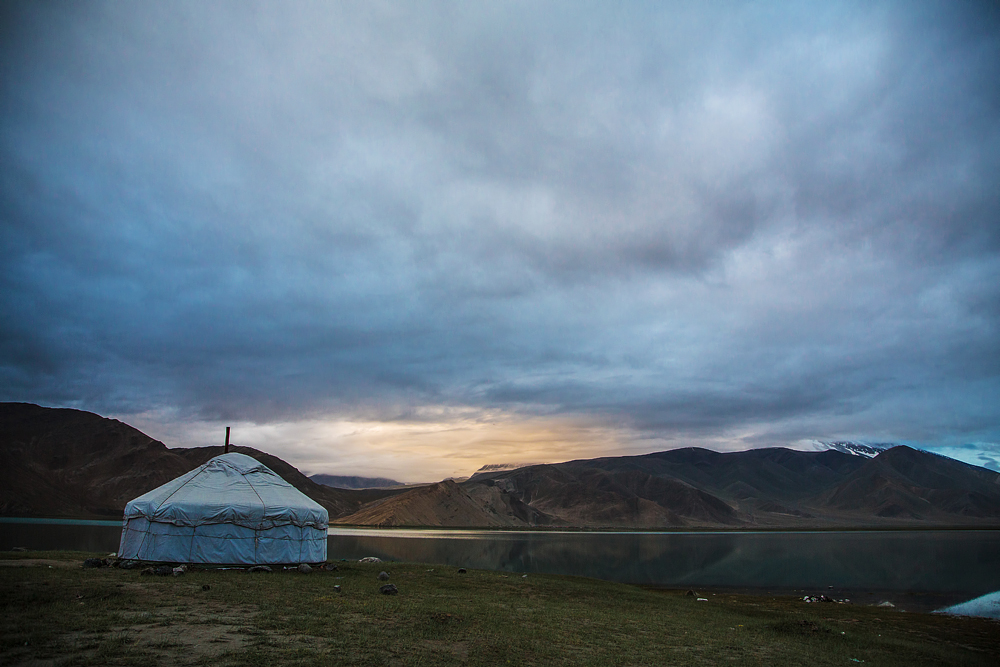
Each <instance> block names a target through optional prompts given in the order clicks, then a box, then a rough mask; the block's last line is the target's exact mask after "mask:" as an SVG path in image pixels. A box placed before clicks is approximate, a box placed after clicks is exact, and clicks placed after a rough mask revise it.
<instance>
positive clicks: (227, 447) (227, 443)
mask: <svg viewBox="0 0 1000 667" xmlns="http://www.w3.org/2000/svg"><path fill="white" fill-rule="evenodd" d="M228 453H229V427H228V426H227V427H226V454H228Z"/></svg>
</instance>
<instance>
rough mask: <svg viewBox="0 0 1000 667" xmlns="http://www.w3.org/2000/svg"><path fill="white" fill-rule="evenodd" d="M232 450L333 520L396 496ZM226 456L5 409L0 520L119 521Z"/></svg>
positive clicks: (14, 406) (76, 417)
mask: <svg viewBox="0 0 1000 667" xmlns="http://www.w3.org/2000/svg"><path fill="white" fill-rule="evenodd" d="M233 449H234V451H238V452H241V453H243V454H247V455H249V456H252V457H254V458H256V459H257V460H259V461H261V462H262V463H264V465H266V466H268V467H269V468H271V469H272V470H274V472H276V473H278V474H279V475H280V476H281V477H282V478H284V479H285V480H286V481H287V482H288V483H290V484H292V485H293V486H294V487H295V488H297V489H299V490H300V491H302V492H303V493H305V494H306V495H307V496H309V497H310V498H312V499H313V500H315V501H316V502H318V503H319V504H321V505H323V506H324V507H326V509H327V511H328V512H330V515H331V517H335V516H339V515H342V514H347V513H350V512H353V511H356V510H357V509H358V508H359V507H360V506H361V505H362V504H364V503H366V502H370V501H372V500H375V499H377V498H379V497H381V496H382V495H385V493H392V492H391V491H390V492H369V491H342V490H339V489H331V488H329V487H325V486H322V485H320V484H316V483H315V482H313V481H311V480H310V479H309V478H307V477H306V476H304V475H302V474H301V473H300V472H299V471H298V470H296V469H295V468H294V467H292V466H291V465H289V464H288V463H286V462H285V461H282V460H281V459H279V458H277V457H275V456H271V455H270V454H265V453H263V452H259V451H257V450H255V449H251V448H248V447H236V448H233ZM222 451H223V448H222V447H199V448H194V449H168V448H167V447H166V446H165V445H164V444H163V443H162V442H159V441H158V440H154V439H152V438H150V437H149V436H148V435H146V434H144V433H142V432H141V431H139V430H137V429H135V428H132V427H131V426H129V425H128V424H123V423H122V422H120V421H117V420H115V419H107V418H105V417H101V416H99V415H96V414H93V413H91V412H83V411H81V410H70V409H58V408H43V407H40V406H37V405H32V404H29V403H0V515H2V516H51V517H56V516H65V517H105V518H109V517H120V516H121V515H122V511H123V510H124V508H125V504H126V503H127V502H128V501H129V500H131V499H132V498H135V497H137V496H140V495H142V494H143V493H145V492H147V491H150V490H152V489H155V488H156V487H158V486H160V485H161V484H164V483H166V482H168V481H170V480H172V479H174V478H175V477H178V476H179V475H183V474H184V473H186V472H188V471H189V470H192V469H194V468H196V467H198V466H199V465H201V464H202V463H205V462H206V461H208V460H209V459H210V458H212V457H213V456H217V455H219V454H221V453H222Z"/></svg>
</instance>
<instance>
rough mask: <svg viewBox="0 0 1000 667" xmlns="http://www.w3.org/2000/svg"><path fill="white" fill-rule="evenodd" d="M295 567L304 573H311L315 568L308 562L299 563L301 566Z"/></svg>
mask: <svg viewBox="0 0 1000 667" xmlns="http://www.w3.org/2000/svg"><path fill="white" fill-rule="evenodd" d="M295 569H296V570H298V571H299V572H301V573H302V574H309V573H310V572H312V571H313V569H312V568H311V567H309V565H308V564H307V563H299V566H298V567H297V568H295Z"/></svg>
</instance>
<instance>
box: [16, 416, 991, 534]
mask: <svg viewBox="0 0 1000 667" xmlns="http://www.w3.org/2000/svg"><path fill="white" fill-rule="evenodd" d="M233 449H234V451H239V452H242V453H245V454H248V455H250V456H253V457H254V458H257V459H258V460H260V461H261V462H263V463H264V464H265V465H267V466H268V467H270V468H271V469H272V470H274V471H275V472H276V473H278V474H279V475H281V476H282V477H283V478H284V479H285V480H287V481H288V482H289V483H291V484H292V485H294V486H295V487H296V488H298V489H299V490H300V491H302V492H303V493H305V494H306V495H308V496H309V497H311V498H313V499H314V500H316V501H317V502H319V503H320V504H321V505H323V506H324V507H326V508H327V510H328V511H329V513H330V518H331V523H339V524H348V525H376V526H456V527H457V526H466V527H473V526H481V527H531V526H553V527H555V526H566V527H595V528H597V527H600V528H664V527H692V528H755V527H757V528H761V527H775V528H778V527H786V528H806V527H810V528H817V527H819V528H821V527H852V526H853V527H895V526H898V527H919V526H961V525H964V526H990V527H996V526H1000V474H997V473H995V472H992V471H990V470H987V469H985V468H980V467H977V466H972V465H968V464H965V463H961V462H959V461H955V460H952V459H949V458H946V457H943V456H939V455H936V454H931V453H928V452H923V451H919V450H915V449H912V448H910V447H906V446H895V447H891V448H887V449H884V450H881V451H878V452H877V453H875V452H856V451H852V452H851V453H846V452H844V451H838V450H837V449H836V448H834V449H829V450H826V451H818V452H816V451H812V452H803V451H796V450H791V449H784V448H767V449H753V450H748V451H744V452H732V453H719V452H713V451H710V450H707V449H699V448H684V449H674V450H670V451H665V452H657V453H653V454H646V455H643V456H623V457H606V458H598V459H588V460H579V461H568V462H566V463H557V464H542V465H529V466H525V467H520V468H514V469H509V467H508V466H488V467H484V468H485V469H484V470H481V471H480V472H477V473H476V474H475V475H473V476H472V477H471V478H469V479H467V480H464V481H460V482H459V481H455V480H445V481H442V482H439V483H437V484H428V485H422V486H410V487H402V486H396V487H392V488H367V489H361V490H358V489H343V488H332V487H331V486H326V485H323V484H318V483H317V482H316V481H315V480H314V479H309V478H308V477H306V476H304V475H302V474H301V473H300V472H299V471H298V470H296V469H295V468H294V467H292V466H291V465H289V464H288V463H286V462H284V461H282V460H281V459H279V458H277V457H274V456H271V455H269V454H266V453H263V452H259V451H257V450H254V449H251V448H246V447H236V448H233ZM222 450H223V448H222V447H198V448H175V449H168V448H167V447H166V446H165V445H163V443H161V442H158V441H156V440H153V439H152V438H150V437H149V436H147V435H145V434H143V433H141V432H140V431H138V430H136V429H134V428H132V427H131V426H129V425H127V424H124V423H122V422H119V421H117V420H113V419H106V418H104V417H100V416H99V415H96V414H93V413H88V412H82V411H79V410H69V409H53V408H42V407H39V406H37V405H31V404H24V403H0V515H3V516H67V517H69V516H72V517H111V516H121V512H122V510H123V508H124V506H125V503H126V502H128V501H129V500H130V499H132V498H134V497H136V496H139V495H141V494H142V493H145V492H146V491H149V490H150V489H153V488H155V487H157V486H159V485H160V484H163V483H165V482H167V481H169V480H171V479H173V478H174V477H177V476H179V475H181V474H183V473H185V472H187V471H188V470H191V469H193V468H195V467H197V466H198V465H201V464H202V463H204V462H206V461H208V460H209V459H210V458H212V457H213V456H216V455H218V454H220V453H222ZM388 481H391V480H388Z"/></svg>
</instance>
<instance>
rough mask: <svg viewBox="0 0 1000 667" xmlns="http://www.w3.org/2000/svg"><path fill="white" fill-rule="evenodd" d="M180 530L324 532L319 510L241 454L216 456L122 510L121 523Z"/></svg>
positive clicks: (324, 521)
mask: <svg viewBox="0 0 1000 667" xmlns="http://www.w3.org/2000/svg"><path fill="white" fill-rule="evenodd" d="M139 517H144V518H146V519H148V520H149V521H157V522H162V523H173V524H176V525H180V526H199V525H204V524H217V523H229V524H235V525H238V526H245V527H247V528H253V529H256V530H260V529H267V528H271V527H273V526H282V525H288V524H292V525H295V526H313V527H316V528H324V529H325V528H326V526H327V522H328V519H329V515H328V513H327V511H326V509H324V508H323V507H322V506H321V505H319V504H318V503H316V502H315V501H314V500H312V499H311V498H309V497H308V496H306V495H305V494H304V493H302V492H301V491H299V490H298V489H296V488H295V487H294V486H292V485H291V484H289V483H288V482H286V481H285V480H283V479H282V478H281V477H279V476H278V475H277V474H276V473H275V472H274V471H272V470H271V469H270V468H268V467H267V466H266V465H264V464H263V463H261V462H260V461H258V460H257V459H254V458H252V457H250V456H247V455H245V454H238V453H236V452H231V453H229V454H223V455H221V456H216V457H215V458H214V459H212V460H211V461H209V462H208V463H205V464H203V465H201V466H199V467H198V468H196V469H194V470H192V471H191V472H189V473H187V474H184V475H181V476H180V477H178V478H176V479H174V480H172V481H170V482H167V483H166V484H164V485H163V486H160V487H158V488H156V489H153V490H152V491H150V492H148V493H145V494H143V495H141V496H139V497H138V498H136V499H135V500H132V501H131V502H129V503H128V505H126V506H125V519H126V520H128V519H133V518H139Z"/></svg>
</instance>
